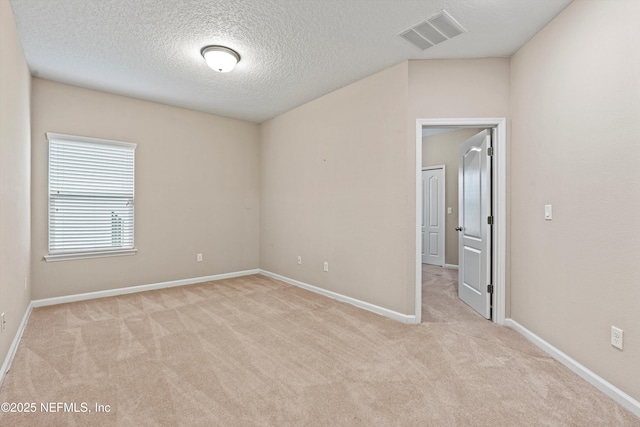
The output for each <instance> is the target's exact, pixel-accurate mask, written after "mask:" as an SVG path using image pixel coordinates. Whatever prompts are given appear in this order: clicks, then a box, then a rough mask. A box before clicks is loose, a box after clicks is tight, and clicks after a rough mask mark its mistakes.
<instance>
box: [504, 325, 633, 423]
mask: <svg viewBox="0 0 640 427" xmlns="http://www.w3.org/2000/svg"><path fill="white" fill-rule="evenodd" d="M504 325H505V326H507V327H509V328H511V329H513V330H514V331H516V332H518V333H519V334H520V335H522V336H523V337H525V338H526V339H528V340H529V341H531V342H532V343H533V344H535V345H536V346H537V347H538V348H540V349H542V350H543V351H544V352H545V353H547V354H548V355H549V356H551V357H553V358H554V359H556V360H557V361H558V362H560V363H562V364H563V365H564V366H566V367H567V368H569V369H571V370H572V371H573V372H574V373H575V374H577V375H578V376H579V377H581V378H582V379H584V380H585V381H587V382H588V383H589V384H591V385H593V386H594V387H595V388H597V389H598V390H600V391H601V392H603V393H604V394H606V395H607V396H609V397H610V398H611V399H613V400H614V401H616V402H617V403H619V404H620V405H621V406H622V407H624V408H625V409H627V410H629V411H630V412H631V413H633V414H634V415H635V416H637V417H639V418H640V402H639V401H637V400H635V399H634V398H633V397H631V396H629V395H628V394H627V393H625V392H624V391H622V390H620V389H619V388H618V387H616V386H614V385H613V384H611V383H610V382H608V381H607V380H605V379H604V378H602V377H601V376H599V375H598V374H596V373H595V372H593V371H591V370H590V369H588V368H586V367H585V366H584V365H582V364H580V363H578V362H577V361H576V360H575V359H573V358H571V357H569V356H568V355H567V354H565V353H563V352H562V351H560V350H559V349H557V348H556V347H554V346H552V345H551V344H549V343H548V342H547V341H545V340H543V339H542V338H540V337H539V336H538V335H536V334H534V333H533V332H531V331H530V330H528V329H527V328H525V327H524V326H522V325H521V324H519V323H518V322H516V321H515V320H513V319H505V321H504Z"/></svg>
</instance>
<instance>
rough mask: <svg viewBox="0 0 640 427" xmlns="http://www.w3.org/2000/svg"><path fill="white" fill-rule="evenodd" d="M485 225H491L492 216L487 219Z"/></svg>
mask: <svg viewBox="0 0 640 427" xmlns="http://www.w3.org/2000/svg"><path fill="white" fill-rule="evenodd" d="M487 224H489V225H493V215H491V216H488V217H487Z"/></svg>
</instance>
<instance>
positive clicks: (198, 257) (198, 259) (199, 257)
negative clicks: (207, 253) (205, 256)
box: [196, 254, 202, 262]
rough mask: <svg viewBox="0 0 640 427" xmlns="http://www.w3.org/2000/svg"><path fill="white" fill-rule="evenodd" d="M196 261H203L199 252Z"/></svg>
mask: <svg viewBox="0 0 640 427" xmlns="http://www.w3.org/2000/svg"><path fill="white" fill-rule="evenodd" d="M196 261H198V262H202V254H198V255H197V256H196Z"/></svg>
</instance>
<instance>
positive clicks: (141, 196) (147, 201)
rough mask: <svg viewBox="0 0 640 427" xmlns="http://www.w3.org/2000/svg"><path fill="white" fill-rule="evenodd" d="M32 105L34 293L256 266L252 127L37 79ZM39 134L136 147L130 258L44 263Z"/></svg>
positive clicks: (43, 156)
mask: <svg viewBox="0 0 640 427" xmlns="http://www.w3.org/2000/svg"><path fill="white" fill-rule="evenodd" d="M32 102H33V103H32V137H33V138H32V141H33V142H32V143H33V146H32V156H33V159H32V167H33V174H32V179H33V181H32V184H33V186H32V207H33V222H32V248H33V258H32V274H33V295H32V297H33V298H34V299H39V298H46V297H54V296H60V295H68V294H77V293H83V292H90V291H98V290H105V289H112V288H119V287H127V286H133V285H142V284H151V283H158V282H164V281H170V280H177V279H186V278H193V277H201V276H206V275H213V274H219V273H227V272H233V271H240V270H246V269H254V268H258V242H259V191H260V189H259V181H258V180H259V176H260V170H259V169H260V162H259V156H260V151H259V142H258V138H259V130H258V125H256V124H253V123H248V122H243V121H240V120H233V119H227V118H222V117H218V116H213V115H210V114H205V113H199V112H194V111H190V110H185V109H181V108H176V107H170V106H166V105H160V104H155V103H151V102H146V101H140V100H136V99H132V98H127V97H123V96H116V95H111V94H106V93H103V92H97V91H93V90H88V89H82V88H78V87H74V86H68V85H64V84H60V83H54V82H51V81H47V80H42V79H34V81H33V98H32ZM45 132H58V133H66V134H72V135H81V136H89V137H95V138H105V139H114V140H120V141H128V142H134V143H136V144H137V149H136V186H135V191H136V220H135V246H136V248H137V249H138V253H137V254H136V255H134V256H122V257H112V258H94V259H84V260H76V261H60V262H45V261H43V260H42V257H43V255H45V254H46V253H47V193H46V191H47V140H46V137H45ZM197 253H203V255H204V261H203V262H200V263H199V262H196V254H197Z"/></svg>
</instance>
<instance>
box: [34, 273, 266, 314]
mask: <svg viewBox="0 0 640 427" xmlns="http://www.w3.org/2000/svg"><path fill="white" fill-rule="evenodd" d="M251 274H260V270H258V269H255V270H244V271H235V272H232V273H223V274H214V275H213V276H202V277H194V278H191V279H181V280H172V281H170V282H161V283H153V284H150V285H139V286H131V287H128V288H118V289H108V290H105V291H96V292H87V293H84V294H75V295H66V296H63V297H53V298H44V299H37V300H33V301H31V304H32V305H33V307H45V306H48V305H56V304H65V303H68V302H76V301H86V300H90V299H96V298H106V297H113V296H116V295H125V294H134V293H137V292H145V291H152V290H154V289H163V288H173V287H175V286H185V285H194V284H196V283H202V282H213V281H216V280H223V279H231V278H233V277H242V276H249V275H251Z"/></svg>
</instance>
